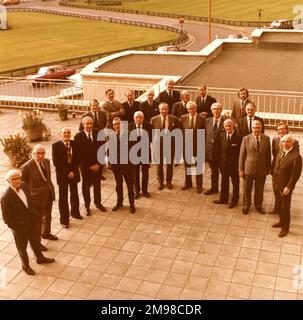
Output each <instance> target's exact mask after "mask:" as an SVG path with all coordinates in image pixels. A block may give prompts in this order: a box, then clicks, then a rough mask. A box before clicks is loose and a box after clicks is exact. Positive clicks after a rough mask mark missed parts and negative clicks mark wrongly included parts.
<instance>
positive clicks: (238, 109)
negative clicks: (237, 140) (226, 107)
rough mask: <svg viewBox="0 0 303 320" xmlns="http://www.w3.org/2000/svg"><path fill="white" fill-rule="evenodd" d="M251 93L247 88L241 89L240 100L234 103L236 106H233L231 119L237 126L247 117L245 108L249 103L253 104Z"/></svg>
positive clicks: (239, 92)
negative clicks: (240, 120) (250, 97)
mask: <svg viewBox="0 0 303 320" xmlns="http://www.w3.org/2000/svg"><path fill="white" fill-rule="evenodd" d="M248 96H249V93H248V90H247V89H246V88H240V89H239V91H238V98H239V99H236V100H235V101H234V104H233V106H232V112H231V118H232V119H233V121H234V122H235V124H236V125H237V124H238V121H239V119H241V118H243V117H245V116H246V110H245V107H246V105H247V104H248V103H250V102H252V101H251V100H250V99H249V98H248Z"/></svg>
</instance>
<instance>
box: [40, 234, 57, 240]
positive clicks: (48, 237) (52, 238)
mask: <svg viewBox="0 0 303 320" xmlns="http://www.w3.org/2000/svg"><path fill="white" fill-rule="evenodd" d="M42 238H43V239H48V240H58V237H57V236H54V235H53V234H51V233H50V234H46V235H42Z"/></svg>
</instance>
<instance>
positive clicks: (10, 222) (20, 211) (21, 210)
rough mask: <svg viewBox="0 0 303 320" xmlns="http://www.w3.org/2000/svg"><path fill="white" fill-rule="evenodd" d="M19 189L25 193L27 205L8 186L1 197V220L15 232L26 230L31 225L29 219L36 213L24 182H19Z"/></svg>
mask: <svg viewBox="0 0 303 320" xmlns="http://www.w3.org/2000/svg"><path fill="white" fill-rule="evenodd" d="M21 189H22V190H23V192H24V193H25V195H26V198H27V204H28V207H26V205H25V204H24V203H23V201H22V200H21V199H20V198H19V197H18V195H17V194H16V192H15V191H14V190H13V189H12V188H11V187H8V188H7V189H6V190H5V192H4V194H3V196H2V197H1V211H2V216H3V221H4V222H5V224H7V226H8V227H9V228H10V229H12V230H14V231H17V232H18V231H19V232H20V231H21V232H22V231H23V232H26V231H28V229H29V227H30V225H31V221H32V220H33V219H35V218H36V217H37V216H38V214H37V211H36V210H35V209H34V206H33V202H32V199H31V197H30V194H29V190H28V188H27V186H26V184H25V183H22V184H21Z"/></svg>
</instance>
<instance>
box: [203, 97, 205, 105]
mask: <svg viewBox="0 0 303 320" xmlns="http://www.w3.org/2000/svg"><path fill="white" fill-rule="evenodd" d="M204 103H205V100H204V97H202V106H204Z"/></svg>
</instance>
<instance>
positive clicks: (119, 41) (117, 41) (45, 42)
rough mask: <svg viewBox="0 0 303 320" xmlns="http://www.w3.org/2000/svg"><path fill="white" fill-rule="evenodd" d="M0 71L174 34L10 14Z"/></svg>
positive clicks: (2, 36) (0, 44)
mask: <svg viewBox="0 0 303 320" xmlns="http://www.w3.org/2000/svg"><path fill="white" fill-rule="evenodd" d="M8 23H9V25H10V26H11V27H12V29H10V30H6V31H0V71H5V70H9V69H13V68H18V67H25V66H31V65H34V64H40V63H48V62H50V61H55V60H60V59H66V58H72V57H76V56H81V55H87V54H93V53H99V52H100V53H101V52H106V51H112V50H124V49H126V48H130V47H135V46H141V45H148V44H153V43H157V42H161V41H168V40H171V39H174V38H176V37H177V35H176V33H173V32H167V31H164V30H156V29H155V30H154V29H150V28H141V27H134V26H127V25H121V24H116V23H104V22H98V21H91V20H85V19H79V18H72V17H63V16H57V15H50V14H40V13H21V12H20V13H9V14H8Z"/></svg>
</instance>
